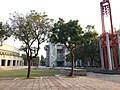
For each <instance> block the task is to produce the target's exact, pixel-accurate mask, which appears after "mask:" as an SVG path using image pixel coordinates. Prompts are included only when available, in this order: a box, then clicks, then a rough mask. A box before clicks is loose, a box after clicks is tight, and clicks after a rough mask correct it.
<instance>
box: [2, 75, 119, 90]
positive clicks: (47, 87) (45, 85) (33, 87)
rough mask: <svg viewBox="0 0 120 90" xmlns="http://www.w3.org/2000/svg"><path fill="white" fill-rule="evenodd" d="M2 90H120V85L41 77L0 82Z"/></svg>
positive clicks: (79, 78) (83, 78)
mask: <svg viewBox="0 0 120 90" xmlns="http://www.w3.org/2000/svg"><path fill="white" fill-rule="evenodd" d="M0 90H120V83H118V82H112V81H108V80H106V79H101V78H100V79H99V78H95V77H94V78H93V77H88V76H84V77H83V76H81V77H77V78H62V77H61V78H58V77H40V78H37V79H26V80H0Z"/></svg>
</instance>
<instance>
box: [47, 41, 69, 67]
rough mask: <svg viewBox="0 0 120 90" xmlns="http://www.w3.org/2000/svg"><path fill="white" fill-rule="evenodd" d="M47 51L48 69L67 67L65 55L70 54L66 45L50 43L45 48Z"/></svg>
mask: <svg viewBox="0 0 120 90" xmlns="http://www.w3.org/2000/svg"><path fill="white" fill-rule="evenodd" d="M45 50H46V66H47V67H62V66H66V60H65V55H66V54H68V51H67V49H66V48H65V46H64V45H62V44H53V43H48V45H46V46H45Z"/></svg>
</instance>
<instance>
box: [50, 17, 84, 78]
mask: <svg viewBox="0 0 120 90" xmlns="http://www.w3.org/2000/svg"><path fill="white" fill-rule="evenodd" d="M82 37H83V31H82V28H81V26H80V24H78V20H70V21H69V22H67V23H65V21H64V20H63V19H61V18H59V21H58V22H57V23H55V24H54V27H53V28H52V30H51V32H50V35H49V39H50V42H52V43H55V44H56V43H61V44H64V45H65V46H66V48H67V49H68V51H70V56H71V73H70V74H69V76H73V72H74V50H75V48H76V47H77V46H78V45H81V43H82V41H83V38H82Z"/></svg>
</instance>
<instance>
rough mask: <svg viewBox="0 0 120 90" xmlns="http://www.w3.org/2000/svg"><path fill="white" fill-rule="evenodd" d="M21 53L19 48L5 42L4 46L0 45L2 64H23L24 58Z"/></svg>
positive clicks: (0, 62)
mask: <svg viewBox="0 0 120 90" xmlns="http://www.w3.org/2000/svg"><path fill="white" fill-rule="evenodd" d="M19 55H20V51H19V49H18V48H16V47H13V46H10V45H6V44H3V45H2V46H0V66H2V65H3V63H4V64H5V65H4V66H7V65H9V66H20V65H22V63H23V59H22V58H21V57H20V56H19ZM4 60H5V61H4ZM3 61H4V62H3ZM13 63H14V65H13Z"/></svg>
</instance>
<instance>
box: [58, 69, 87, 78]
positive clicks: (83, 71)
mask: <svg viewBox="0 0 120 90" xmlns="http://www.w3.org/2000/svg"><path fill="white" fill-rule="evenodd" d="M70 72H71V68H65V69H60V74H61V75H66V76H68V75H69V74H70ZM74 75H75V76H86V69H74Z"/></svg>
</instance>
